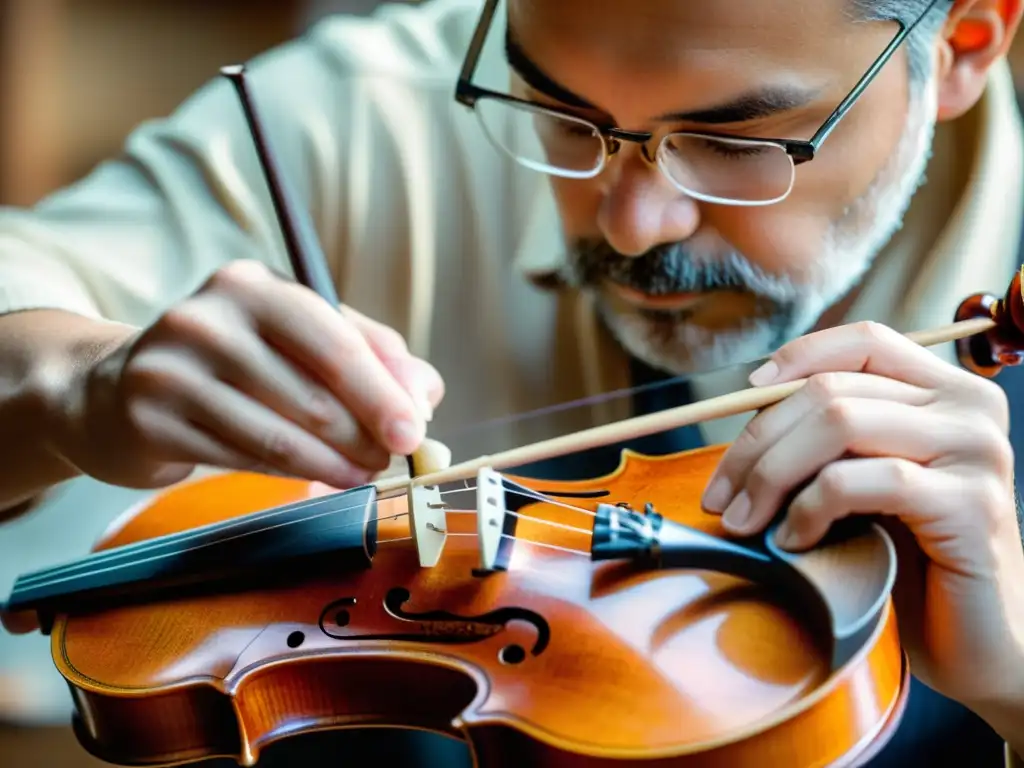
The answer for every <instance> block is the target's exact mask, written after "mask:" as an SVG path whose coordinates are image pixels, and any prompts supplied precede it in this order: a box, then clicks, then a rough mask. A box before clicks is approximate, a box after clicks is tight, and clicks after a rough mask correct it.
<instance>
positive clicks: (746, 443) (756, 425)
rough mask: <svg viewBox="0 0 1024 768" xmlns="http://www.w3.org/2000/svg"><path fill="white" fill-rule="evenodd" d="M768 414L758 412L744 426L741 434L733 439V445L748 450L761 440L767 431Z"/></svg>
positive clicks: (742, 450) (738, 448)
mask: <svg viewBox="0 0 1024 768" xmlns="http://www.w3.org/2000/svg"><path fill="white" fill-rule="evenodd" d="M765 416H766V414H764V413H762V414H758V415H757V416H755V417H754V418H752V419H751V420H750V421H748V422H747V425H746V426H745V427H744V428H743V431H742V432H740V434H739V436H738V437H737V438H736V440H735V441H733V445H734V446H735V447H736V449H737V450H738V451H740V452H746V451H748V450H750V449H751V448H753V447H755V446H756V445H757V444H758V443H760V442H761V438H763V437H764V432H765V420H766V419H765Z"/></svg>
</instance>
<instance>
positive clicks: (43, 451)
mask: <svg viewBox="0 0 1024 768" xmlns="http://www.w3.org/2000/svg"><path fill="white" fill-rule="evenodd" d="M131 331H132V329H130V328H128V327H127V326H124V325H120V324H116V323H104V322H100V321H96V320H90V319H87V318H85V317H82V316H79V315H73V314H70V313H67V312H58V311H50V310H35V311H28V312H16V313H12V314H9V315H2V316H0V435H2V436H3V439H2V440H0V516H2V513H3V511H5V510H10V509H11V508H13V507H15V506H17V505H19V504H21V503H23V502H25V501H27V500H29V499H32V498H34V497H35V496H37V495H39V494H40V493H42V492H44V491H46V490H47V489H49V488H50V487H51V486H53V485H55V484H56V483H59V482H61V481H64V480H68V479H70V478H73V477H75V476H77V475H78V474H79V471H78V470H77V469H76V468H75V467H74V466H72V465H70V464H69V463H68V462H66V461H65V460H64V459H63V458H62V457H61V454H60V450H59V448H58V445H57V442H58V440H57V438H58V435H59V432H60V428H61V426H60V425H61V420H62V419H63V418H64V417H65V415H66V408H67V405H68V403H67V402H66V398H67V397H68V396H69V392H70V391H71V386H70V385H71V383H72V381H73V380H74V379H75V377H76V376H79V375H81V372H82V371H84V370H86V369H88V367H89V365H90V364H91V363H92V362H93V361H94V360H95V359H96V358H98V357H99V356H100V355H102V354H103V353H104V352H105V351H106V350H108V349H110V348H111V346H113V345H115V344H117V343H119V342H120V341H123V340H124V338H126V336H127V335H128V334H129V333H131Z"/></svg>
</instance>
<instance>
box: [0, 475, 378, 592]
mask: <svg viewBox="0 0 1024 768" xmlns="http://www.w3.org/2000/svg"><path fill="white" fill-rule="evenodd" d="M349 492H350V491H339V493H338V494H328V495H326V496H319V497H316V498H312V499H307V500H305V501H302V502H295V503H294V504H288V505H284V506H281V507H273V508H271V509H267V510H264V511H262V512H254V513H251V514H248V515H246V516H245V517H244V518H243V519H230V520H224V521H221V522H218V523H213V524H211V525H207V526H203V527H200V528H193V529H189V530H185V531H180V532H178V533H172V534H168V535H165V536H159V537H157V538H154V539H145V540H143V541H138V542H134V543H132V544H126V545H123V546H120V547H116V548H114V549H111V550H109V551H103V552H97V553H95V554H92V555H89V556H88V557H86V558H83V559H81V560H79V561H77V562H73V563H67V564H65V565H60V566H56V567H53V568H47V569H44V570H41V571H38V572H36V573H35V574H29V575H27V576H23V577H21V578H20V579H19V586H21V587H25V586H30V585H31V586H35V582H36V581H40V580H42V579H45V578H48V577H50V576H56V575H59V574H62V573H64V572H66V571H77V570H80V569H83V568H84V569H87V570H88V571H89V572H90V573H91V572H92V568H93V567H94V566H95V565H98V564H101V563H105V562H107V561H109V560H125V559H129V558H133V557H134V556H135V555H136V554H142V553H145V552H148V551H150V550H153V549H158V548H162V547H165V546H166V545H167V544H168V543H171V542H173V543H178V542H188V541H190V540H194V539H197V538H199V537H201V536H204V535H207V534H210V533H221V532H228V531H230V530H231V529H233V528H241V527H244V526H247V525H250V524H251V523H254V522H262V521H264V520H267V519H270V518H272V517H276V516H278V515H283V514H286V513H289V512H301V511H303V510H305V509H308V508H309V507H313V506H317V505H321V504H324V503H325V502H326V501H327V500H329V499H330V498H331V496H333V495H339V496H341V495H344V494H345V493H349ZM365 506H366V505H365V504H351V505H349V506H347V507H341V508H339V509H330V510H329V511H328V512H327V513H326V514H342V513H344V512H351V511H352V510H356V509H363V508H365ZM317 517H320V515H319V514H318V515H313V516H307V517H300V518H298V519H296V520H292V521H289V523H288V524H291V523H304V522H306V521H307V520H315V519H316V518H317ZM263 530H268V529H265V528H260V529H258V530H256V531H251V532H250V533H260V532H262V531H263ZM218 541H223V539H218ZM186 551H187V550H186ZM129 562H135V561H134V560H133V559H132V560H129ZM47 583H48V582H47Z"/></svg>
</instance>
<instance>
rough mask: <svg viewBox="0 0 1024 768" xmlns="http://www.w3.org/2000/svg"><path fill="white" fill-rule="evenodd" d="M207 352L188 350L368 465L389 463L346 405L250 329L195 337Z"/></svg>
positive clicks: (379, 466)
mask: <svg viewBox="0 0 1024 768" xmlns="http://www.w3.org/2000/svg"><path fill="white" fill-rule="evenodd" d="M196 343H198V344H200V345H202V346H203V347H205V349H206V350H209V352H210V354H207V355H202V354H201V352H202V350H200V352H199V353H197V352H196V351H195V350H194V349H193V350H189V352H188V354H190V355H192V356H194V357H196V358H197V362H198V363H199V364H201V365H202V364H204V363H203V361H205V360H212V361H213V362H212V373H213V374H214V375H216V376H219V377H220V378H221V379H222V380H223V381H225V382H227V383H229V384H232V385H234V386H235V387H236V388H238V389H240V390H241V391H243V392H245V393H246V394H248V395H249V396H251V397H252V398H254V399H255V400H258V401H259V402H261V403H263V404H264V405H266V406H267V407H268V408H270V409H271V410H273V411H276V412H277V413H279V414H281V415H282V416H284V417H285V418H287V419H290V420H291V421H293V422H295V423H296V424H298V425H299V426H300V427H302V428H303V429H305V430H306V431H307V432H309V433H310V434H313V435H315V436H317V437H319V438H320V439H321V440H323V441H324V442H325V443H327V444H328V445H329V446H331V447H332V448H334V449H335V450H337V451H338V452H339V453H341V454H342V455H344V456H346V457H348V458H349V459H351V460H352V461H353V462H354V463H355V464H357V465H359V466H361V467H364V468H366V469H372V470H376V471H380V470H382V469H384V468H386V467H387V466H388V464H389V462H390V454H389V453H388V451H387V450H386V449H385V448H384V446H382V445H380V444H379V443H377V442H376V441H375V440H374V438H373V436H372V435H371V434H370V433H369V432H368V431H367V430H366V429H365V428H364V427H363V426H362V425H361V424H359V423H358V422H357V421H356V419H355V417H354V416H353V415H352V414H351V413H350V412H349V411H348V410H346V408H345V407H344V405H343V403H341V402H339V400H338V399H337V398H336V397H335V396H334V395H333V394H332V393H331V392H329V391H327V390H326V389H325V388H324V387H323V386H321V385H320V384H318V383H317V382H315V381H313V380H312V379H311V378H310V377H308V376H306V375H305V374H304V373H303V371H302V370H300V369H299V368H296V367H295V366H294V365H292V364H291V363H290V362H289V361H288V360H287V359H286V358H284V357H283V356H282V355H281V354H280V353H278V352H277V351H276V350H275V349H274V348H272V347H269V346H268V345H266V344H265V343H263V340H262V339H261V338H260V337H259V336H256V335H255V333H250V332H248V329H245V330H242V331H240V332H236V333H234V334H232V335H231V337H230V338H220V337H218V333H217V332H216V331H214V330H209V331H207V333H206V334H204V336H203V338H201V339H199V340H194V341H193V344H196Z"/></svg>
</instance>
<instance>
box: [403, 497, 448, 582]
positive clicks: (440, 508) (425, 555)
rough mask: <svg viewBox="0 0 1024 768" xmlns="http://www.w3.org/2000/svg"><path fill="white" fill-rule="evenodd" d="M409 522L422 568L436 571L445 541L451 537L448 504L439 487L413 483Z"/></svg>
mask: <svg viewBox="0 0 1024 768" xmlns="http://www.w3.org/2000/svg"><path fill="white" fill-rule="evenodd" d="M407 498H408V499H409V519H410V522H411V523H412V525H411V526H410V528H412V540H413V542H414V543H415V544H416V553H417V554H418V555H419V559H420V567H421V568H433V567H434V566H435V565H437V561H438V560H440V559H441V551H442V550H443V549H444V542H445V538H446V537H447V536H448V520H447V517H446V516H445V510H446V509H447V508H448V505H447V504H445V503H444V501H443V500H442V499H441V490H440V488H438V487H437V486H436V485H413V484H411V483H410V484H409V493H408V496H407Z"/></svg>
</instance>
